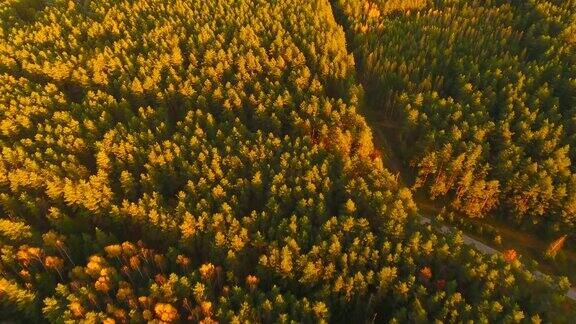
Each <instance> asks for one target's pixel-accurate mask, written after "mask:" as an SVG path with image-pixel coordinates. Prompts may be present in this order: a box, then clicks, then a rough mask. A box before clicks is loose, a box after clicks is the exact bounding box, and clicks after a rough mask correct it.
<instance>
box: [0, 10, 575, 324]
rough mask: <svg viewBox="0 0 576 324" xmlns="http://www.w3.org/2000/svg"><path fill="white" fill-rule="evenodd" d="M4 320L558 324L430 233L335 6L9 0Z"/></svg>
mask: <svg viewBox="0 0 576 324" xmlns="http://www.w3.org/2000/svg"><path fill="white" fill-rule="evenodd" d="M0 17H1V21H2V25H1V28H0V144H1V149H2V151H1V154H0V206H1V211H2V215H0V216H1V218H0V247H1V248H0V273H1V275H2V277H1V278H0V318H3V319H20V320H22V319H27V320H30V321H34V322H38V321H48V322H55V323H61V322H66V321H82V320H84V321H85V322H88V323H98V322H106V323H114V322H119V323H125V322H133V323H140V322H143V321H150V322H156V323H169V322H185V321H202V322H204V323H211V322H214V321H222V322H245V321H250V322H291V321H296V322H322V321H324V322H326V321H345V320H357V321H361V320H378V321H395V322H405V321H418V322H426V321H428V320H434V319H438V320H444V321H466V320H478V321H485V322H486V321H509V322H519V321H521V320H532V321H533V322H536V323H537V322H539V321H540V320H544V321H550V320H552V319H562V318H563V317H565V318H570V316H571V314H570V311H571V309H570V308H567V309H566V308H565V307H564V306H565V305H566V304H565V303H564V297H563V293H564V292H565V290H566V283H565V281H560V282H555V280H553V279H551V278H549V279H548V280H544V281H541V280H536V279H535V278H534V277H533V276H532V275H531V273H530V272H528V271H526V270H525V269H524V267H523V266H522V265H521V263H520V262H519V261H518V260H508V261H506V260H504V259H503V258H501V257H496V256H495V257H487V256H484V255H482V254H480V253H479V252H477V251H475V250H473V249H471V248H468V247H465V246H463V245H462V242H461V237H460V236H459V235H457V234H455V235H450V236H443V235H438V234H436V233H435V230H434V229H433V228H432V227H431V226H426V227H425V226H423V225H420V224H419V222H418V221H417V219H416V217H415V211H416V207H415V205H414V203H413V201H412V197H411V192H410V191H409V190H408V189H406V188H402V187H401V186H400V185H399V183H398V182H397V180H396V179H395V177H393V176H392V175H391V174H390V173H389V172H388V171H387V170H386V169H385V168H384V167H383V163H382V160H381V159H380V157H379V154H378V153H377V151H376V150H374V148H373V144H372V138H371V132H370V130H369V129H368V128H367V126H366V124H365V122H364V119H363V118H362V117H361V116H360V115H359V114H358V113H357V112H356V107H357V106H358V104H359V102H360V100H361V99H362V91H361V88H360V87H358V86H356V85H355V77H354V61H353V58H352V56H351V55H350V54H348V53H347V51H346V47H345V39H344V33H343V31H342V28H341V27H340V26H338V25H337V24H336V22H335V20H334V17H333V16H332V10H331V8H330V5H329V3H328V2H327V1H324V0H318V1H309V0H288V1H267V0H246V1H200V2H197V1H171V0H170V1H169V0H123V1H122V0H121V1H79V2H78V1H63V0H54V1H31V0H14V1H4V2H2V4H1V5H0Z"/></svg>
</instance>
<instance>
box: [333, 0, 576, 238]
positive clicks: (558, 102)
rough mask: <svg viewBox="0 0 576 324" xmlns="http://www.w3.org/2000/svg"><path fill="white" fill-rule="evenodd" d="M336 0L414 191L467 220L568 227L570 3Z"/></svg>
mask: <svg viewBox="0 0 576 324" xmlns="http://www.w3.org/2000/svg"><path fill="white" fill-rule="evenodd" d="M337 3H338V6H339V8H340V9H341V11H342V14H343V16H344V19H345V21H346V23H347V24H348V25H349V29H350V33H351V36H352V37H353V39H354V48H355V50H356V54H357V57H358V60H359V62H360V63H361V64H360V65H361V67H360V69H361V71H362V76H363V79H364V80H365V81H364V84H366V92H367V97H368V98H369V99H370V100H371V102H370V104H371V105H372V106H375V107H377V108H376V109H378V111H379V114H380V115H381V116H383V118H389V119H392V120H394V121H396V123H397V125H399V126H398V127H399V129H398V133H399V138H400V141H401V142H403V143H404V147H402V148H401V149H399V150H398V151H399V154H401V156H402V157H403V158H404V159H405V160H406V161H408V162H409V166H410V168H411V169H412V170H413V172H414V173H415V178H416V179H415V182H414V188H416V189H418V190H421V191H422V192H424V193H426V195H428V196H429V197H430V198H431V199H437V198H441V199H444V200H445V201H448V202H450V203H451V205H452V206H453V207H454V208H455V209H457V210H459V211H461V212H463V213H466V214H468V215H469V216H471V217H478V216H483V215H486V214H488V213H495V214H500V215H503V217H506V218H507V220H508V221H510V222H514V223H517V224H520V225H522V226H523V227H527V228H532V229H533V230H538V231H539V232H546V233H548V234H552V233H558V232H561V233H572V232H573V229H574V224H575V218H574V215H576V213H575V209H574V206H576V205H575V203H574V199H575V197H576V195H575V192H576V191H575V190H576V187H575V184H576V173H574V171H575V169H574V164H573V163H572V161H571V160H573V159H574V158H575V157H576V155H574V138H575V137H574V136H575V135H574V134H575V133H574V132H575V130H576V128H575V127H574V116H575V115H574V112H575V111H574V106H575V104H576V96H575V94H576V87H575V85H576V83H574V80H575V77H576V70H575V66H576V65H575V64H574V63H576V55H575V53H576V48H575V47H574V42H573V41H572V38H573V37H572V35H573V33H572V31H573V30H574V26H576V25H575V24H574V21H575V20H574V17H575V15H576V3H575V2H574V1H546V0H531V1H515V2H508V1H459V0H455V1H428V2H424V1H423V2H421V3H419V4H418V5H415V4H414V3H413V2H402V4H403V5H406V6H407V7H406V8H403V7H398V10H394V11H393V12H390V11H387V10H383V9H382V8H383V6H384V7H386V6H389V5H390V6H391V5H393V4H395V3H396V2H395V1H376V2H371V1H368V2H365V1H355V0H341V1H337ZM409 3H410V4H412V5H410V6H408V5H407V4H409ZM374 8H379V9H378V10H379V14H376V13H375V11H374V10H376V9H374ZM568 35H570V36H568Z"/></svg>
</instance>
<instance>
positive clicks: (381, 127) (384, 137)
mask: <svg viewBox="0 0 576 324" xmlns="http://www.w3.org/2000/svg"><path fill="white" fill-rule="evenodd" d="M330 4H331V6H332V14H333V16H334V19H335V21H336V22H337V23H338V24H339V25H340V26H341V27H342V29H343V31H344V34H345V35H346V48H347V51H348V53H351V54H352V55H353V56H354V61H355V62H358V58H357V54H356V52H355V51H354V45H353V42H352V39H351V37H352V36H351V34H350V32H349V30H348V28H347V26H346V22H345V21H344V16H343V14H342V13H341V12H339V11H338V9H337V8H336V5H335V4H334V1H333V0H330ZM355 70H356V71H355V72H356V75H355V77H356V80H357V81H358V82H360V84H361V85H362V87H363V88H364V89H366V84H365V82H364V81H365V79H364V78H363V77H362V71H361V70H360V68H359V67H358V64H355ZM365 95H367V94H365ZM360 108H361V109H360V114H362V115H363V116H364V120H365V121H366V123H367V124H368V126H369V127H370V129H371V131H372V136H373V141H374V146H375V147H376V148H377V149H379V150H380V151H381V153H382V159H383V163H384V166H385V167H386V168H387V169H388V170H389V171H390V172H391V173H393V174H398V175H399V177H398V178H399V180H400V182H401V184H402V185H404V186H408V185H407V183H408V181H406V176H407V174H408V173H407V171H408V170H407V169H406V167H405V166H404V164H403V163H402V161H401V159H400V157H399V156H398V155H397V154H395V152H394V150H393V145H391V140H390V136H389V135H388V133H389V132H396V131H398V130H399V128H400V127H399V126H397V125H395V124H394V123H393V121H392V120H390V119H384V118H383V117H382V116H381V115H380V114H378V112H377V111H376V110H375V109H371V108H372V107H369V105H368V100H365V99H364V100H363V103H362V104H361V107H360ZM415 200H416V204H417V205H418V206H420V205H422V204H428V205H433V204H431V202H430V201H422V199H415ZM419 216H420V218H421V219H420V222H421V223H422V224H429V223H431V222H432V220H431V219H430V218H429V217H427V216H424V215H422V214H420V213H419ZM437 230H438V231H439V232H440V233H443V234H446V233H453V232H455V231H462V240H463V242H464V244H466V245H469V246H473V247H474V248H476V249H477V250H478V251H480V252H482V253H485V254H488V255H494V254H500V253H501V251H499V250H498V249H497V248H495V247H492V246H490V245H488V244H486V243H484V242H482V241H480V240H479V239H476V238H474V237H472V236H470V235H469V234H467V233H465V232H464V231H463V230H461V229H459V228H458V227H455V226H447V225H440V227H439V228H438V229H437ZM507 230H508V231H513V232H517V231H515V230H512V229H508V228H507ZM531 238H532V237H531ZM532 239H535V238H532ZM533 274H534V276H535V277H536V278H540V279H543V278H544V277H545V276H546V274H545V273H543V272H541V271H538V270H536V271H534V272H533ZM572 285H573V286H572V288H570V290H568V292H567V293H566V296H567V297H568V298H569V299H571V300H573V301H576V286H575V285H574V283H572Z"/></svg>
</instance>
